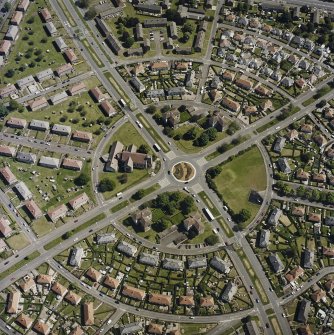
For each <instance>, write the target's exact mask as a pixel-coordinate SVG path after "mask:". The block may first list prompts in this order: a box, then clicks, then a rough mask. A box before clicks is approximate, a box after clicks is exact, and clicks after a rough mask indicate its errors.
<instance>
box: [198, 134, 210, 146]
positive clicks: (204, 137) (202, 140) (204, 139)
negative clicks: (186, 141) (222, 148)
mask: <svg viewBox="0 0 334 335" xmlns="http://www.w3.org/2000/svg"><path fill="white" fill-rule="evenodd" d="M209 140H210V138H209V135H208V134H207V133H206V132H204V133H202V134H201V135H200V136H199V137H198V138H196V140H195V141H194V145H196V146H197V147H204V146H206V145H207V144H208V143H209Z"/></svg>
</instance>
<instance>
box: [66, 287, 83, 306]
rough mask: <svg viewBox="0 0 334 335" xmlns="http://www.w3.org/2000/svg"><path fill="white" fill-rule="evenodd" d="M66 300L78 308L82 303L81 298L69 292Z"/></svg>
mask: <svg viewBox="0 0 334 335" xmlns="http://www.w3.org/2000/svg"><path fill="white" fill-rule="evenodd" d="M64 300H65V301H67V302H69V303H70V304H71V305H74V306H77V305H78V304H79V303H80V301H81V296H80V295H79V294H76V293H75V292H73V291H68V293H67V294H66V295H65V297H64Z"/></svg>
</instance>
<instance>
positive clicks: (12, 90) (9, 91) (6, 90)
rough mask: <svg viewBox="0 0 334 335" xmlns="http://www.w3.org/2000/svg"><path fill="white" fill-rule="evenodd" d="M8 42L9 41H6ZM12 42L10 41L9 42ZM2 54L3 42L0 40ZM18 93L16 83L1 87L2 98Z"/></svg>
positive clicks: (0, 95) (0, 94)
mask: <svg viewBox="0 0 334 335" xmlns="http://www.w3.org/2000/svg"><path fill="white" fill-rule="evenodd" d="M5 42H8V41H5ZM8 43H10V42H8ZM0 54H1V42H0ZM14 94H17V88H16V87H15V85H13V84H9V85H7V86H5V87H3V88H2V89H0V98H2V99H3V98H7V97H9V96H10V95H14Z"/></svg>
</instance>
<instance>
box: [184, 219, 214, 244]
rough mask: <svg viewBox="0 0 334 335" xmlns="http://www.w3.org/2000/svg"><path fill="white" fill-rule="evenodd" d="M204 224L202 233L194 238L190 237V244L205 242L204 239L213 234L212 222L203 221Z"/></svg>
mask: <svg viewBox="0 0 334 335" xmlns="http://www.w3.org/2000/svg"><path fill="white" fill-rule="evenodd" d="M203 225H204V231H203V233H202V234H200V235H197V236H196V237H194V238H193V239H190V240H188V241H187V243H189V244H198V243H203V242H204V240H205V239H206V238H207V237H209V236H210V235H213V234H214V233H213V231H212V226H211V225H210V223H208V222H203Z"/></svg>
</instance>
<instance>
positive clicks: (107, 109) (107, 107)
mask: <svg viewBox="0 0 334 335" xmlns="http://www.w3.org/2000/svg"><path fill="white" fill-rule="evenodd" d="M100 107H101V109H102V111H103V113H104V114H105V115H106V116H114V115H116V114H117V111H116V109H115V108H114V106H113V105H112V104H111V102H110V101H109V100H103V101H102V102H101V104H100Z"/></svg>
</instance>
